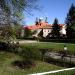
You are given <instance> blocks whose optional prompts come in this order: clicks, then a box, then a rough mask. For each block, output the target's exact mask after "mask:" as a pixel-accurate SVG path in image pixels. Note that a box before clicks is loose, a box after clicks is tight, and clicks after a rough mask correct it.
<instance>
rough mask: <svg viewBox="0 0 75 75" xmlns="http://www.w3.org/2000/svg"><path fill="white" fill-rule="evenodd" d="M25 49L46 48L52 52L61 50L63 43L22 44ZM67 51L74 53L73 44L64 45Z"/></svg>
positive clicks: (74, 47)
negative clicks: (52, 50)
mask: <svg viewBox="0 0 75 75" xmlns="http://www.w3.org/2000/svg"><path fill="white" fill-rule="evenodd" d="M23 45H24V46H25V47H35V48H43V49H45V48H47V49H50V48H52V49H54V50H63V48H64V45H65V43H53V42H39V43H26V44H23ZM66 45H67V48H68V50H70V51H74V52H75V44H71V43H66Z"/></svg>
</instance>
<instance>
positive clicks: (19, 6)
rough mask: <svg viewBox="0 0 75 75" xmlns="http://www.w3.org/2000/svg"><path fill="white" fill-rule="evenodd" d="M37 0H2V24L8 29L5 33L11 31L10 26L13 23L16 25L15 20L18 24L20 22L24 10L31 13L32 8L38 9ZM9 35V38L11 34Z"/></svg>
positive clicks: (0, 23) (0, 21)
mask: <svg viewBox="0 0 75 75" xmlns="http://www.w3.org/2000/svg"><path fill="white" fill-rule="evenodd" d="M36 1H37V0H0V11H1V12H0V16H1V17H0V26H1V25H2V27H3V26H4V28H3V29H5V30H6V32H5V34H7V33H9V32H10V31H9V30H10V29H8V28H11V27H12V23H13V24H14V25H15V22H16V23H17V24H18V23H20V21H21V20H22V19H23V16H22V15H23V12H24V11H26V12H27V13H29V12H30V10H31V9H35V8H37V9H38V7H37V5H36V4H35V3H34V2H36ZM6 28H7V29H8V30H7V29H6ZM11 29H12V28H11ZM12 31H13V30H12ZM6 36H7V35H6ZM7 37H8V38H9V36H7Z"/></svg>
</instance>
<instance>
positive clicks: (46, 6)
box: [23, 0, 75, 25]
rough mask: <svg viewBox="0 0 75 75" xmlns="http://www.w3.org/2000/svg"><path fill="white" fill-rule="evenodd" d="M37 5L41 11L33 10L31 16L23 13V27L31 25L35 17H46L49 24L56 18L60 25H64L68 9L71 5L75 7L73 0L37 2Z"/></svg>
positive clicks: (74, 0)
mask: <svg viewBox="0 0 75 75" xmlns="http://www.w3.org/2000/svg"><path fill="white" fill-rule="evenodd" d="M37 3H38V5H39V6H40V9H41V10H40V11H39V10H33V11H32V12H31V13H32V15H29V14H26V13H25V14H24V17H25V18H24V19H23V25H33V24H34V23H35V19H36V17H37V18H43V19H45V17H47V19H48V22H49V24H52V23H53V21H54V19H55V18H57V19H58V21H59V23H60V24H64V23H65V18H66V16H67V13H68V11H69V8H70V6H71V4H72V3H73V4H74V5H75V0H38V1H37Z"/></svg>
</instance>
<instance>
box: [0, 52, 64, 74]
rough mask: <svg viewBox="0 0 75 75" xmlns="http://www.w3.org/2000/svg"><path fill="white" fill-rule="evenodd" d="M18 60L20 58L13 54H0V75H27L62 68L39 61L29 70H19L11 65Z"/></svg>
mask: <svg viewBox="0 0 75 75" xmlns="http://www.w3.org/2000/svg"><path fill="white" fill-rule="evenodd" d="M20 59H21V57H20V56H18V55H15V54H13V53H9V52H0V75H27V74H32V73H37V72H44V71H50V70H57V69H62V68H63V67H59V66H56V65H52V64H48V63H46V62H41V61H36V66H35V67H32V68H30V69H20V68H18V67H16V66H13V65H12V64H11V63H12V62H13V61H15V60H20Z"/></svg>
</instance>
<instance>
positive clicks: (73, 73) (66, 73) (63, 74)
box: [47, 70, 75, 75]
mask: <svg viewBox="0 0 75 75" xmlns="http://www.w3.org/2000/svg"><path fill="white" fill-rule="evenodd" d="M47 75H75V70H69V71H63V72H58V73H54V74H47Z"/></svg>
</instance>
